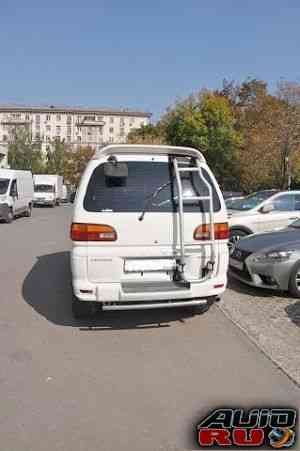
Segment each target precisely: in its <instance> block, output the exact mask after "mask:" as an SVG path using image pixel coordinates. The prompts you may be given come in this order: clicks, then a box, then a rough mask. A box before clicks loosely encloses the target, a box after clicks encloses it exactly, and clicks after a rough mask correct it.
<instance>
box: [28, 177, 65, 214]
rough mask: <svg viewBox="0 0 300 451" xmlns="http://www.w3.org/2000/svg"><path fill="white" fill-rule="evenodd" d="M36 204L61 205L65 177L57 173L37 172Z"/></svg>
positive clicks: (35, 180)
mask: <svg viewBox="0 0 300 451" xmlns="http://www.w3.org/2000/svg"><path fill="white" fill-rule="evenodd" d="M33 180H34V205H49V206H51V207H55V206H56V205H59V204H60V202H61V201H62V197H63V177H62V176H61V175H55V174H51V175H49V174H35V175H34V176H33Z"/></svg>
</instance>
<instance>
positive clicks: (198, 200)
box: [71, 145, 229, 317]
mask: <svg viewBox="0 0 300 451" xmlns="http://www.w3.org/2000/svg"><path fill="white" fill-rule="evenodd" d="M228 234H229V231H228V223H227V213H226V207H225V203H224V200H223V197H222V194H221V191H220V189H219V186H218V184H217V182H216V180H215V178H214V176H213V174H212V173H211V171H210V169H209V168H208V166H207V164H206V162H205V159H204V157H203V156H202V155H201V154H200V152H198V151H197V150H195V149H190V148H182V147H169V146H155V145H148V146H146V145H109V146H107V147H104V148H103V149H101V150H99V151H98V152H96V154H95V156H94V158H93V159H92V160H91V161H90V163H89V164H88V166H87V168H86V170H85V172H84V174H83V176H82V179H81V183H80V186H79V188H78V191H77V195H76V199H75V205H74V216H73V223H72V226H71V239H72V241H73V249H72V252H71V268H72V284H73V292H74V296H73V313H74V316H76V317H80V316H84V315H89V314H91V313H93V312H94V311H95V307H96V306H97V304H96V303H100V306H101V307H102V309H103V310H130V309H145V308H158V307H186V306H199V305H201V304H207V303H208V302H210V301H211V300H213V299H215V298H217V297H218V296H219V295H220V294H221V293H223V291H224V290H225V287H226V282H227V278H226V273H227V266H228V246H227V240H228ZM98 305H99V304H98Z"/></svg>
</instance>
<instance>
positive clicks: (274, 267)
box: [229, 219, 300, 298]
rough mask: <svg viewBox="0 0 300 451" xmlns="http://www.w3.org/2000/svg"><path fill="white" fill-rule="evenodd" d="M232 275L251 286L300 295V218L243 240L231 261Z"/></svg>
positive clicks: (236, 248)
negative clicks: (283, 226)
mask: <svg viewBox="0 0 300 451" xmlns="http://www.w3.org/2000/svg"><path fill="white" fill-rule="evenodd" d="M229 270H230V274H231V275H232V276H233V277H235V278H237V279H239V280H240V281H241V282H244V283H246V284H248V285H252V286H256V287H261V288H272V289H276V290H283V291H288V292H289V293H290V294H291V295H292V296H294V297H297V298H299V297H300V220H299V219H298V220H297V221H295V222H293V223H292V224H291V225H289V226H288V227H287V228H285V229H283V230H280V231H278V232H268V233H260V234H255V235H252V236H250V237H248V238H245V239H243V240H240V241H239V242H238V243H237V244H236V246H235V248H234V250H233V252H232V254H231V256H230V260H229Z"/></svg>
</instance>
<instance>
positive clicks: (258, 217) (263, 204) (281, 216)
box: [228, 190, 300, 250]
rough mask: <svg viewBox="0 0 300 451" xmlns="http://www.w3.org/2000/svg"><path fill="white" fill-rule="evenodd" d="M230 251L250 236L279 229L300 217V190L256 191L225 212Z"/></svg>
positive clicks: (237, 201) (236, 202)
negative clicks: (227, 222)
mask: <svg viewBox="0 0 300 451" xmlns="http://www.w3.org/2000/svg"><path fill="white" fill-rule="evenodd" d="M228 217H229V227H230V239H229V245H230V249H231V250H232V249H233V246H234V245H235V244H236V242H237V241H239V240H240V239H241V238H244V237H245V236H247V235H250V234H252V233H259V232H268V231H271V230H276V229H277V230H278V229H282V228H283V227H286V226H288V225H289V224H291V223H292V222H293V221H295V220H296V219H298V218H300V191H281V192H280V191H276V190H264V191H258V192H256V193H253V194H251V195H250V196H247V197H245V198H244V199H241V200H236V201H235V202H234V203H233V204H232V205H231V206H230V209H229V210H228Z"/></svg>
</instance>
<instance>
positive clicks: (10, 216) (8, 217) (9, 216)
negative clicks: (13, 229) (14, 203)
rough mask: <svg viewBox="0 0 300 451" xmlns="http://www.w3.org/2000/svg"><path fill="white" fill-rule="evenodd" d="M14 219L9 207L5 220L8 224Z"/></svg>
mask: <svg viewBox="0 0 300 451" xmlns="http://www.w3.org/2000/svg"><path fill="white" fill-rule="evenodd" d="M13 220H14V214H13V211H12V209H11V208H9V209H8V210H7V214H6V218H5V222H6V224H10V223H11V222H12V221H13Z"/></svg>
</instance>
